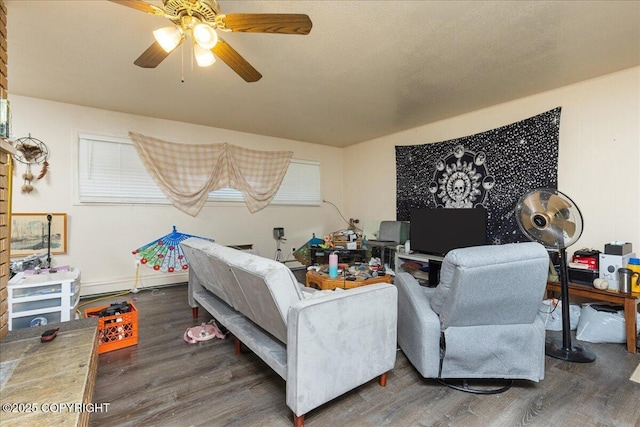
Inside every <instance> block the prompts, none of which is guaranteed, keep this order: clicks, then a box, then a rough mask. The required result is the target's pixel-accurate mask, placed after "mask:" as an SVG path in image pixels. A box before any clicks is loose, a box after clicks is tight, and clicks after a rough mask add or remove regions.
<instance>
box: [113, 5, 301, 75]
mask: <svg viewBox="0 0 640 427" xmlns="http://www.w3.org/2000/svg"><path fill="white" fill-rule="evenodd" d="M109 1H111V2H113V3H117V4H120V5H122V6H127V7H130V8H132V9H136V10H139V11H141V12H146V13H149V14H152V15H156V16H161V17H164V18H167V19H169V20H170V21H171V22H172V23H173V26H170V27H164V28H160V29H158V30H156V31H154V32H153V35H154V37H155V39H156V41H155V42H154V43H153V44H152V45H151V46H149V48H148V49H147V50H145V51H144V52H143V53H142V55H140V56H139V57H138V59H136V60H135V61H134V64H135V65H137V66H139V67H143V68H155V67H157V66H158V65H159V64H160V63H161V62H162V61H163V60H164V59H165V58H166V57H167V56H169V54H170V53H171V52H172V51H173V50H174V49H175V48H176V47H178V46H180V44H182V42H183V41H184V39H185V37H187V36H188V37H190V38H191V40H192V42H193V52H194V56H195V58H196V62H197V63H198V65H199V66H201V67H206V66H209V65H211V64H213V63H214V62H215V57H214V54H215V56H217V57H218V58H220V59H221V60H222V61H223V62H224V63H226V64H227V65H228V66H229V67H231V69H232V70H233V71H235V72H236V73H237V74H238V75H239V76H240V77H242V78H243V79H244V80H245V81H247V82H255V81H258V80H260V78H262V74H260V73H259V72H258V71H257V70H256V69H255V68H253V66H252V65H251V64H249V63H248V62H247V61H246V60H245V59H244V58H243V57H242V56H241V55H240V54H239V53H238V52H236V50H235V49H233V48H232V47H231V46H229V44H228V43H227V42H225V41H224V40H223V39H222V38H220V37H219V36H218V33H217V32H216V30H219V31H227V32H228V31H233V32H251V33H278V34H299V35H306V34H309V32H310V31H311V26H312V24H311V20H310V19H309V17H308V16H307V15H304V14H293V13H230V14H228V15H225V14H221V13H220V7H219V6H218V2H217V1H216V0H163V2H162V3H163V7H159V6H155V5H153V4H151V3H147V2H146V1H143V0H109Z"/></svg>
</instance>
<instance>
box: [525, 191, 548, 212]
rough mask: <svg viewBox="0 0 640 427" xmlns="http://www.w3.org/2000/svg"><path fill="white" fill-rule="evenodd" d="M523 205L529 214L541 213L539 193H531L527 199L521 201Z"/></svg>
mask: <svg viewBox="0 0 640 427" xmlns="http://www.w3.org/2000/svg"><path fill="white" fill-rule="evenodd" d="M522 203H523V205H524V206H525V207H527V208H528V209H529V211H528V212H529V213H530V214H531V213H535V212H543V211H544V209H543V206H542V204H541V203H540V193H537V192H536V193H533V194H531V195H530V196H529V197H525V199H524V200H523V201H522Z"/></svg>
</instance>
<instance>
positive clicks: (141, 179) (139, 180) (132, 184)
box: [78, 134, 322, 206]
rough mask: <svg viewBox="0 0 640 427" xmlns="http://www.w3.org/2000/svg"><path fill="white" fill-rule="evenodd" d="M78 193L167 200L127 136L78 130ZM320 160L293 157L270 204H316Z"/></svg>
mask: <svg viewBox="0 0 640 427" xmlns="http://www.w3.org/2000/svg"><path fill="white" fill-rule="evenodd" d="M78 194H79V199H80V202H81V203H114V204H117V203H126V204H132V203H141V204H143V203H161V204H169V201H168V200H167V198H166V197H165V195H164V194H163V193H162V191H160V189H159V188H158V186H157V185H156V183H155V182H154V181H153V179H152V178H151V176H150V175H149V173H148V172H147V171H146V169H145V168H144V166H143V164H142V162H141V161H140V158H139V157H138V153H137V152H136V150H135V148H134V146H133V143H132V142H131V141H130V140H129V139H128V138H113V137H107V136H99V135H89V134H79V138H78ZM207 200H208V201H211V202H242V201H243V199H242V193H240V192H239V191H237V190H234V189H231V188H224V189H221V190H218V191H213V192H211V193H209V198H208V199H207ZM321 201H322V199H321V195H320V163H319V162H315V161H307V160H296V159H292V160H291V163H290V164H289V169H288V170H287V174H286V175H285V177H284V180H283V181H282V184H281V185H280V188H279V189H278V192H277V193H276V195H275V197H274V199H273V201H272V202H271V203H272V204H280V205H303V206H319V205H320V203H321Z"/></svg>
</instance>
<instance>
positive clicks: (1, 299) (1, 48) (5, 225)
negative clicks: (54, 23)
mask: <svg viewBox="0 0 640 427" xmlns="http://www.w3.org/2000/svg"><path fill="white" fill-rule="evenodd" d="M8 62H9V61H8V55H7V5H6V4H5V3H4V1H2V0H0V99H6V98H7V91H8V89H9V79H8V71H7V64H8ZM1 142H2V143H1V144H0V338H2V337H4V336H5V335H6V334H7V332H8V322H9V310H8V304H7V295H8V292H7V282H8V281H9V274H10V257H9V255H10V254H9V248H10V247H11V245H10V238H11V235H10V232H9V229H10V225H11V224H10V216H11V196H10V194H11V189H10V188H9V186H10V185H11V176H10V173H11V167H10V162H11V160H12V159H11V151H12V149H13V147H11V145H10V144H8V143H7V142H6V141H4V140H3V141H1Z"/></svg>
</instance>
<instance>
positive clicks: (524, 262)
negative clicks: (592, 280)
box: [394, 242, 549, 382]
mask: <svg viewBox="0 0 640 427" xmlns="http://www.w3.org/2000/svg"><path fill="white" fill-rule="evenodd" d="M548 270H549V256H548V254H547V251H546V250H545V248H544V247H543V246H542V245H540V244H539V243H534V242H527V243H512V244H506V245H494V246H476V247H471V248H463V249H455V250H452V251H450V252H449V253H448V254H447V255H446V256H445V258H444V261H443V264H442V269H441V272H440V283H439V285H438V286H437V287H436V288H426V287H422V286H420V285H419V284H418V282H417V281H416V280H415V279H414V278H413V277H412V276H411V275H410V274H408V273H399V274H398V275H397V276H396V280H395V282H394V283H395V284H396V286H397V288H398V344H399V345H400V348H401V349H402V351H403V352H404V354H405V355H406V356H407V358H408V359H409V361H410V362H411V363H412V364H413V366H415V368H416V369H417V370H418V371H419V372H420V374H422V376H423V377H425V378H435V379H479V378H483V379H484V378H486V379H526V380H531V381H536V382H537V381H540V380H541V379H543V378H544V348H545V326H544V321H543V320H542V318H541V317H540V316H539V314H538V310H539V307H540V302H541V301H542V299H543V297H544V292H545V287H546V283H547V273H548Z"/></svg>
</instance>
